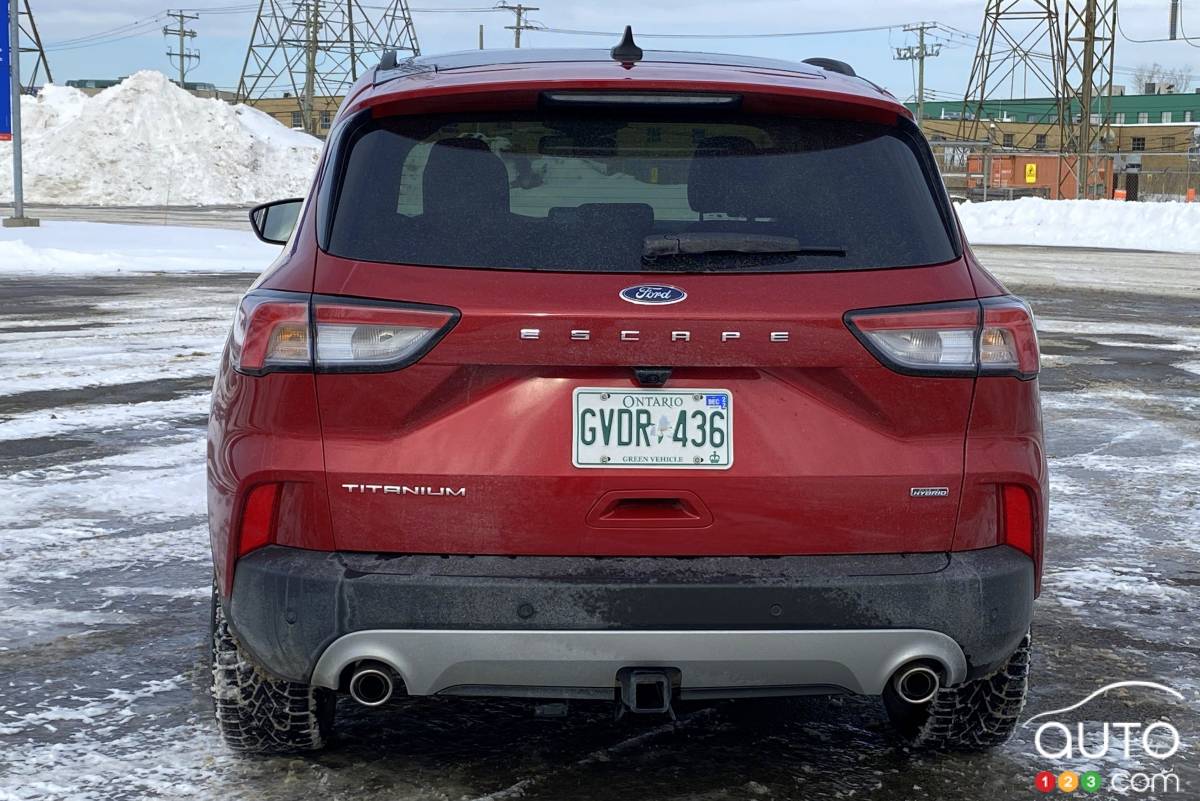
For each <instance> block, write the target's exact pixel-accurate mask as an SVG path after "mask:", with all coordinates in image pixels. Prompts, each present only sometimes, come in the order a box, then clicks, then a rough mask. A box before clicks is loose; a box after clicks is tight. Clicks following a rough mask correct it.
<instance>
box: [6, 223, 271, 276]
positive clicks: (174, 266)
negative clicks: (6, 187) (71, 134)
mask: <svg viewBox="0 0 1200 801" xmlns="http://www.w3.org/2000/svg"><path fill="white" fill-rule="evenodd" d="M279 253H280V249H279V247H278V246H276V245H266V244H263V243H262V242H259V241H258V239H256V238H255V237H254V234H252V233H250V232H248V231H229V230H224V229H215V228H185V227H182V226H166V225H163V226H159V225H110V224H107V223H86V222H58V221H43V222H42V224H41V227H39V228H0V268H2V269H0V273H2V274H4V275H13V274H16V273H33V274H36V275H79V274H94V273H121V272H131V273H157V272H166V273H171V272H203V273H210V272H245V273H260V272H262V271H263V270H265V269H266V268H267V267H268V266H270V264H271V262H272V261H274V260H275V259H276V258H278V257H279Z"/></svg>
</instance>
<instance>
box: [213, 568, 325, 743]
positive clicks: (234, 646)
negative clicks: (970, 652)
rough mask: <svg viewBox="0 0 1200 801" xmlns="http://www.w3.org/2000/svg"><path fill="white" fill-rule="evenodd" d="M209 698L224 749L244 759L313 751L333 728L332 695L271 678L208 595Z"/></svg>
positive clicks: (214, 600)
mask: <svg viewBox="0 0 1200 801" xmlns="http://www.w3.org/2000/svg"><path fill="white" fill-rule="evenodd" d="M212 676H213V681H212V695H213V702H214V704H215V707H216V714H217V728H219V729H220V731H221V737H222V738H223V739H224V740H225V744H226V745H228V746H229V747H230V748H232V749H233V750H234V751H239V752H242V753H248V754H279V753H295V752H298V751H316V750H319V749H321V748H324V747H325V743H326V741H327V740H328V738H329V734H330V732H331V731H332V729H333V714H334V706H335V705H336V703H337V696H336V695H335V694H334V693H333V692H332V691H331V690H327V689H325V688H323V687H313V686H311V685H308V684H300V683H298V682H294V681H284V680H282V679H276V678H272V677H271V676H268V675H267V674H266V673H264V672H263V671H262V669H261V668H259V667H258V666H257V665H255V664H254V663H253V662H251V661H250V660H249V659H248V658H247V656H246V654H245V652H244V651H243V650H242V649H241V648H240V647H239V646H238V643H237V640H236V639H235V638H234V636H233V634H232V632H230V631H229V626H228V624H227V623H226V621H225V612H224V610H223V609H222V608H221V603H220V601H219V599H218V598H217V593H216V590H215V589H214V590H213V600H212Z"/></svg>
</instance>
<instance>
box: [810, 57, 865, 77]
mask: <svg viewBox="0 0 1200 801" xmlns="http://www.w3.org/2000/svg"><path fill="white" fill-rule="evenodd" d="M804 63H805V64H812V65H813V66H814V67H820V68H821V69H823V70H827V71H828V72H836V73H838V74H840V75H849V76H850V77H851V78H857V77H858V73H857V72H855V71H854V67H851V66H850V65H849V64H847V63H846V62H845V61H838V60H837V59H836V58H806V59H804Z"/></svg>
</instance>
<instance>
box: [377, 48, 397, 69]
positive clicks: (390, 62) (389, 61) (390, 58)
mask: <svg viewBox="0 0 1200 801" xmlns="http://www.w3.org/2000/svg"><path fill="white" fill-rule="evenodd" d="M379 69H380V70H381V71H383V70H394V69H396V51H395V50H385V51H384V52H383V58H382V59H380V60H379Z"/></svg>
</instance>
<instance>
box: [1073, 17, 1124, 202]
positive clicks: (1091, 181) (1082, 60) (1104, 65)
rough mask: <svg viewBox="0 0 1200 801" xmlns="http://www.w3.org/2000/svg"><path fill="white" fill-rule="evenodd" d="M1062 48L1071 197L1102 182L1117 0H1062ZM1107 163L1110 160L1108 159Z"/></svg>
mask: <svg viewBox="0 0 1200 801" xmlns="http://www.w3.org/2000/svg"><path fill="white" fill-rule="evenodd" d="M1065 29H1066V38H1065V42H1064V50H1063V92H1062V94H1063V96H1064V97H1065V99H1066V114H1067V115H1068V119H1069V117H1070V115H1073V114H1074V113H1075V111H1076V109H1077V110H1078V113H1079V122H1078V123H1077V124H1071V125H1069V126H1068V129H1067V134H1068V135H1067V141H1065V142H1064V143H1063V150H1064V152H1069V153H1074V155H1075V197H1077V198H1086V197H1091V196H1092V195H1093V194H1095V193H1096V190H1097V189H1098V188H1099V187H1100V186H1101V185H1102V184H1103V181H1102V177H1103V170H1102V168H1101V163H1102V161H1103V160H1104V157H1103V156H1102V155H1101V151H1103V149H1104V148H1105V146H1106V145H1107V141H1108V137H1109V132H1110V130H1111V129H1110V127H1109V125H1110V117H1111V116H1112V115H1111V111H1112V82H1113V56H1114V53H1115V43H1116V37H1117V0H1067V18H1066V25H1065ZM1110 163H1111V161H1110Z"/></svg>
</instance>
